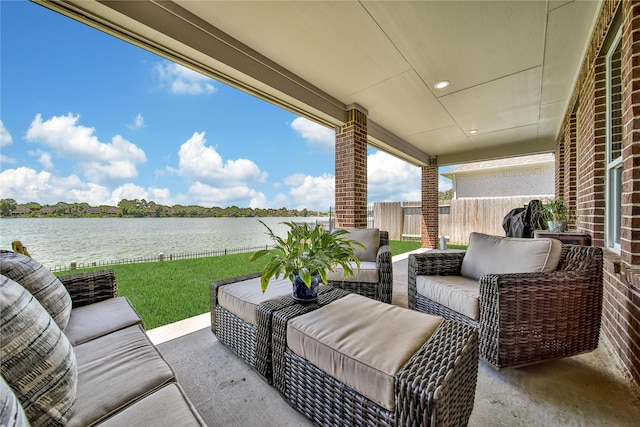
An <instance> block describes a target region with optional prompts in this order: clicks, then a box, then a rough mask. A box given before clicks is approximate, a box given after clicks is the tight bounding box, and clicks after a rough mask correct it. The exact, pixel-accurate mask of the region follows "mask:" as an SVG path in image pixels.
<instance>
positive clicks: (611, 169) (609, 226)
mask: <svg viewBox="0 0 640 427" xmlns="http://www.w3.org/2000/svg"><path fill="white" fill-rule="evenodd" d="M621 43H622V28H619V29H618V30H617V32H616V35H615V37H614V39H613V41H612V43H611V45H610V47H609V50H608V51H607V55H606V77H605V79H606V92H607V94H606V162H605V168H606V174H605V183H606V185H605V196H606V197H605V242H606V246H607V247H608V248H610V249H612V250H614V251H616V252H620V234H621V228H622V220H621V218H622V217H621V209H622V203H621V198H622V179H621V178H622V176H621V175H622V149H620V155H619V156H618V157H616V158H615V159H612V158H611V156H612V145H613V142H612V106H611V104H612V102H611V99H612V87H611V86H612V85H611V80H612V67H611V59H612V57H613V54H614V53H615V51H616V48H617V47H618V44H621ZM621 48H622V46H621ZM620 73H621V74H622V64H621V66H620ZM620 78H622V76H620ZM621 95H622V89H621ZM621 102H622V101H621ZM621 108H622V107H621ZM621 126H622V124H621ZM620 142H621V143H622V141H620Z"/></svg>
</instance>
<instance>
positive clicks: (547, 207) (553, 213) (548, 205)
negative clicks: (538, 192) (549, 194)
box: [542, 197, 571, 232]
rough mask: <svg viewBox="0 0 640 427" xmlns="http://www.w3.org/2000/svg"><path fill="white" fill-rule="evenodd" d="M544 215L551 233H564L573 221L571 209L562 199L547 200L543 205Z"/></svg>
mask: <svg viewBox="0 0 640 427" xmlns="http://www.w3.org/2000/svg"><path fill="white" fill-rule="evenodd" d="M542 213H543V217H544V219H545V220H546V221H547V225H548V226H549V231H554V232H564V231H565V230H566V228H567V223H568V222H569V220H570V219H571V209H570V208H569V206H567V205H566V204H565V202H564V199H563V198H562V197H557V198H555V199H550V200H547V201H546V202H545V203H544V204H543V205H542Z"/></svg>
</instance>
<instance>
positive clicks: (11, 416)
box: [0, 229, 603, 426]
mask: <svg viewBox="0 0 640 427" xmlns="http://www.w3.org/2000/svg"><path fill="white" fill-rule="evenodd" d="M358 233H359V238H362V239H363V240H364V241H367V242H368V243H369V246H370V248H369V249H370V256H371V259H369V260H364V261H365V262H362V263H361V269H363V270H364V269H371V270H376V271H368V272H367V271H361V272H358V273H359V274H356V275H355V277H353V278H351V280H352V281H353V282H354V283H356V284H355V285H350V284H349V278H346V279H345V278H344V277H342V276H337V277H336V276H331V279H330V280H328V282H329V283H328V284H327V285H322V286H321V287H320V290H319V295H318V299H317V301H314V302H307V303H300V302H297V301H296V300H294V298H293V296H292V294H291V283H290V282H289V281H288V280H274V281H272V282H271V284H270V286H269V287H268V289H267V291H266V292H265V293H262V291H261V287H260V274H254V275H249V276H243V277H239V278H234V279H229V280H224V281H219V282H214V283H212V284H211V287H210V291H211V329H212V331H213V333H214V334H216V336H217V337H218V339H219V341H220V342H222V343H223V344H225V345H226V346H228V347H229V348H231V349H232V350H233V351H234V352H236V353H237V354H238V355H239V356H240V357H241V358H242V359H244V360H245V361H246V362H247V363H248V364H249V365H251V366H252V367H254V368H255V369H256V371H257V372H258V373H260V374H261V375H262V377H263V378H264V379H265V380H266V381H267V382H268V383H269V384H272V385H273V386H274V387H275V388H276V389H277V390H278V391H279V392H280V393H281V394H282V396H283V397H284V398H285V399H286V400H287V402H288V403H289V404H291V405H292V406H293V407H294V408H296V409H297V410H298V411H300V412H301V413H303V414H305V415H306V416H307V417H309V418H310V419H311V420H313V421H314V422H315V423H316V424H319V425H363V426H396V425H403V426H404V425H432V426H459V425H466V424H467V423H468V420H469V417H470V415H471V412H472V410H473V405H474V398H475V390H476V383H477V376H478V361H479V359H482V360H485V361H486V362H488V363H489V364H491V365H492V366H493V367H495V368H497V369H502V368H506V367H517V366H523V365H527V364H531V363H538V362H540V361H543V360H546V359H550V358H557V357H565V356H570V355H574V354H578V353H581V352H587V351H590V350H593V349H595V348H596V347H597V344H598V334H599V326H600V315H601V310H602V262H603V259H602V251H601V249H600V248H595V247H587V246H576V245H563V244H562V243H561V242H559V241H558V240H554V239H546V238H543V239H519V238H503V237H497V236H487V235H483V234H479V233H473V234H472V235H471V237H470V243H469V246H468V249H467V251H466V252H463V251H447V250H445V251H429V252H426V253H421V254H412V255H410V256H409V267H408V291H409V295H408V299H409V300H408V305H409V308H402V307H399V306H395V305H392V304H390V303H389V302H390V301H391V287H390V286H391V285H389V283H390V281H389V277H392V266H391V255H390V251H389V246H388V234H387V233H386V232H381V231H378V230H377V229H368V230H360V231H359V232H358ZM371 242H379V245H377V246H378V247H371V246H375V245H372V243H371ZM0 268H1V273H2V276H0V292H1V301H2V306H1V310H2V316H1V321H0V329H1V333H2V347H1V349H0V369H1V373H2V381H0V424H1V425H29V423H30V424H31V425H69V426H75V425H105V426H107V425H108V426H110V425H113V426H119V425H154V426H163V425H167V426H170V425H171V426H172V425H181V426H188V425H194V426H202V425H205V423H204V422H203V420H202V419H201V417H200V416H199V414H198V412H197V411H196V409H195V408H194V407H193V405H192V404H191V402H190V401H189V399H188V398H187V396H186V395H185V393H184V391H183V390H182V388H181V386H180V385H179V384H178V382H177V379H176V376H175V373H174V371H173V369H172V368H171V366H169V365H168V364H167V362H166V361H165V360H164V359H163V358H162V356H161V355H160V353H159V352H158V350H157V349H156V348H155V346H154V345H153V344H152V343H151V342H150V341H149V339H148V337H147V335H146V333H145V331H144V324H143V321H142V319H141V318H140V316H139V315H138V314H137V313H136V312H135V310H134V309H133V307H132V306H131V304H130V303H129V301H128V300H127V298H125V297H117V284H116V280H115V275H114V273H113V271H109V270H106V271H99V272H90V273H81V274H75V275H71V276H66V277H63V278H62V280H60V279H58V278H56V277H55V276H54V275H53V274H52V273H51V272H50V271H49V270H47V269H46V268H44V267H43V266H42V265H40V264H38V263H37V262H36V261H34V260H32V259H31V258H29V257H27V256H25V255H22V254H17V253H14V252H6V251H3V252H2V253H0ZM336 279H337V280H336ZM367 286H369V287H370V288H371V289H374V290H373V291H372V290H370V289H363V288H364V287H367ZM387 287H388V290H387ZM27 420H28V421H27Z"/></svg>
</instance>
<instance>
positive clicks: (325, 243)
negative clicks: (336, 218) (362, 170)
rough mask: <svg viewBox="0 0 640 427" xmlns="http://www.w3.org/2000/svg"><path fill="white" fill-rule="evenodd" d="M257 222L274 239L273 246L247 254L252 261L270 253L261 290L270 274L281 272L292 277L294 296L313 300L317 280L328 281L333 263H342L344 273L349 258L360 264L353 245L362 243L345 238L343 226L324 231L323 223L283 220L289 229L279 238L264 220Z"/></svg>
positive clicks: (349, 271) (349, 268) (350, 272)
mask: <svg viewBox="0 0 640 427" xmlns="http://www.w3.org/2000/svg"><path fill="white" fill-rule="evenodd" d="M260 222H261V223H262V225H264V226H265V227H266V228H267V234H269V236H270V237H271V239H272V240H273V241H274V243H275V248H274V249H272V250H270V249H263V250H260V251H258V252H255V253H254V254H253V255H252V256H251V258H250V261H255V260H256V259H258V258H261V257H263V256H265V255H267V254H270V255H271V258H270V259H269V262H268V263H267V265H266V266H265V268H264V270H263V271H262V276H261V277H260V285H261V287H262V292H265V291H266V290H267V287H268V286H269V281H270V280H271V278H272V277H274V276H275V278H276V279H277V278H279V277H280V276H282V277H287V278H289V280H291V283H292V284H293V297H294V299H296V300H301V301H314V300H315V299H317V297H318V286H319V284H320V281H322V282H323V283H327V272H329V271H330V270H332V269H333V267H334V266H336V265H339V266H341V267H342V268H343V269H344V272H345V276H346V275H353V269H352V264H350V262H355V264H356V265H357V267H358V268H359V267H360V261H359V260H358V258H356V256H355V251H356V247H361V248H363V249H364V245H362V244H361V243H359V242H356V241H354V240H349V239H347V237H346V236H345V235H347V234H348V231H346V230H341V229H337V230H334V231H332V232H327V231H326V230H325V228H324V226H322V225H310V224H309V223H303V224H296V223H295V222H283V223H282V224H285V225H287V226H289V230H288V231H287V237H286V238H282V237H279V236H276V235H275V234H274V233H273V231H272V230H271V228H269V226H267V225H266V224H265V223H264V222H262V221H260Z"/></svg>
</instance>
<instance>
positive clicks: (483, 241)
mask: <svg viewBox="0 0 640 427" xmlns="http://www.w3.org/2000/svg"><path fill="white" fill-rule="evenodd" d="M561 253H562V242H560V241H559V240H556V239H547V238H543V239H523V238H517V237H500V236H490V235H488V234H482V233H475V232H474V233H471V235H470V236H469V246H468V247H467V253H466V254H465V256H464V259H463V260H462V266H461V268H460V273H461V274H462V275H463V276H464V277H468V278H469V279H475V280H480V277H482V276H484V275H485V274H507V273H534V272H547V271H553V270H555V269H556V267H557V266H558V262H559V261H560V254H561Z"/></svg>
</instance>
